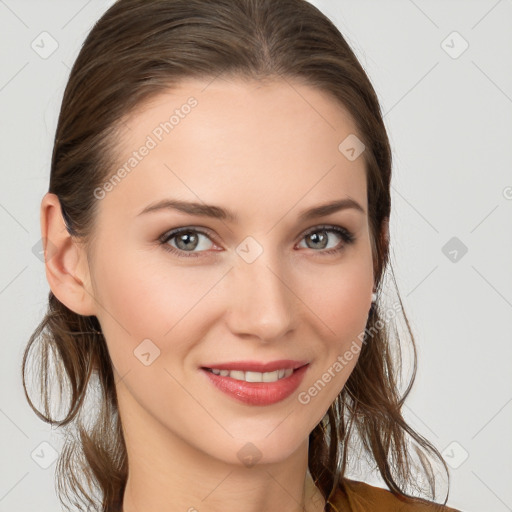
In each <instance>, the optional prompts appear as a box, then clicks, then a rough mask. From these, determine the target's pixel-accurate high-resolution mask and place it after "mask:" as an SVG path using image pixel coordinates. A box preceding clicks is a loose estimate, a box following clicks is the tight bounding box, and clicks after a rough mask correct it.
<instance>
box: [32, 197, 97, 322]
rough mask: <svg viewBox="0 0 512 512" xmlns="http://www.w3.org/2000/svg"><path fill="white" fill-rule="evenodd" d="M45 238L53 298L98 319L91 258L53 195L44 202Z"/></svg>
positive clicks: (43, 227) (44, 243)
mask: <svg viewBox="0 0 512 512" xmlns="http://www.w3.org/2000/svg"><path fill="white" fill-rule="evenodd" d="M41 235H42V241H43V247H44V256H45V267H46V279H47V280H48V283H49V285H50V288H51V290H52V292H53V294H54V295H55V296H56V297H57V299H59V301H60V302H62V303H63V304H64V305H65V306H67V307H68V308H69V309H70V310H72V311H74V312H75V313H78V314H79V315H84V316H90V315H96V311H97V307H96V301H95V299H94V296H93V292H92V289H91V287H90V282H91V280H90V275H89V266H88V263H87V255H86V253H85V250H84V249H83V246H82V245H81V244H78V243H77V241H76V239H74V238H72V237H71V235H70V234H69V233H68V231H67V228H66V224H65V222H64V218H63V216H62V210H61V207H60V202H59V198H58V197H57V195H55V194H52V193H50V192H48V193H47V194H45V196H44V197H43V200H42V202H41Z"/></svg>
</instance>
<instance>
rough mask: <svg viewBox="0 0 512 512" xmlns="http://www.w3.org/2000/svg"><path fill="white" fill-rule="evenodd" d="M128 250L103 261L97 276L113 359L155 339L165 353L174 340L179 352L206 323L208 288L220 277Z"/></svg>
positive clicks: (152, 254)
mask: <svg viewBox="0 0 512 512" xmlns="http://www.w3.org/2000/svg"><path fill="white" fill-rule="evenodd" d="M158 250H161V249H155V251H158ZM118 253H119V254H121V253H122V252H121V251H118ZM124 254H127V256H125V257H124V258H123V257H120V258H116V259H115V261H111V262H108V261H104V262H102V264H101V265H100V267H99V272H97V273H96V279H95V280H96V281H97V282H98V283H99V291H100V295H99V302H100V303H101V305H102V306H103V308H101V309H102V314H101V321H102V322H101V323H102V327H103V328H104V332H105V335H106V338H107V340H114V341H115V343H113V346H112V347H111V351H112V353H113V354H112V359H113V360H114V362H115V361H116V359H117V360H118V361H120V359H119V358H122V359H126V358H127V357H129V356H131V355H133V350H134V349H135V348H136V347H137V346H138V345H139V344H140V343H141V342H142V341H143V340H144V339H150V340H152V341H153V342H154V343H155V344H156V345H157V346H158V347H159V349H160V350H161V351H165V347H166V344H169V342H170V341H171V340H172V348H173V353H175V354H176V353H179V352H180V345H186V344H187V339H188V338H189V337H190V335H191V333H192V331H193V326H194V325H196V326H201V325H205V324H206V322H205V311H206V310H205V307H206V305H207V301H208V298H207V295H208V291H209V290H210V289H211V288H212V286H214V284H215V282H216V281H218V279H219V276H217V273H216V272H211V271H210V272H209V273H206V272H205V271H202V270H201V269H199V268H198V267H195V268H190V267H189V268H186V267H185V266H181V267H180V266H177V265H176V264H171V263H168V262H166V258H165V257H160V256H158V257H156V255H155V254H154V253H142V252H137V251H133V250H132V252H131V253H130V252H129V251H128V250H126V251H125V253H124ZM220 274H221V272H220V271H219V275H220ZM198 313H200V316H201V319H202V320H201V321H199V319H198V318H197V315H198ZM201 322H202V323H201ZM184 330H186V333H188V334H186V333H185V332H184ZM121 340H122V341H121ZM127 345H129V347H127ZM162 355H163V354H162ZM116 366H117V365H116Z"/></svg>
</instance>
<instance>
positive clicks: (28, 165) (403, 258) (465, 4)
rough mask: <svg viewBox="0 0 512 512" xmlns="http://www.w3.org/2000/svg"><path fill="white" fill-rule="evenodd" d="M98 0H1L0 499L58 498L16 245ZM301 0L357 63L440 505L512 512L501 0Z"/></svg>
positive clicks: (507, 64)
mask: <svg viewBox="0 0 512 512" xmlns="http://www.w3.org/2000/svg"><path fill="white" fill-rule="evenodd" d="M111 3H112V1H106V0H89V1H86V0H83V1H75V0H65V1H63V0H51V1H50V0H45V1H43V0H37V1H35V0H34V1H28V0H25V1H24V0H0V40H1V45H0V52H1V54H0V63H1V66H0V108H1V118H0V119H1V124H0V130H1V132H0V140H1V144H2V152H1V155H2V164H1V171H0V180H1V186H0V227H1V237H2V242H1V246H2V250H1V259H0V311H1V315H2V326H3V332H4V335H3V339H2V349H3V350H2V355H3V357H2V359H1V362H0V364H1V369H0V372H1V379H2V381H1V387H0V390H1V400H0V432H1V436H0V443H1V444H0V460H1V461H2V462H1V473H0V512H7V511H9V512H11V511H20V512H29V511H35V510H37V511H41V512H46V511H48V512H50V511H57V510H61V507H60V503H59V501H58V500H57V497H56V493H55V489H54V470H55V462H53V463H51V464H50V465H49V467H48V468H47V469H44V468H42V467H41V464H43V463H44V462H47V463H50V462H51V460H52V448H51V447H50V446H48V445H46V444H43V445H41V443H49V444H50V445H51V446H52V447H53V448H54V449H55V450H58V449H59V446H60V445H59V438H58V437H57V436H56V435H55V432H54V431H52V430H51V429H50V427H49V426H47V425H46V424H44V423H43V422H41V421H40V420H39V419H37V417H36V416H35V415H34V414H33V412H32V410H31V409H30V408H29V407H28V405H27V403H26V400H25V397H24V393H23V389H22V386H21V376H20V368H21V356H22V352H23V349H24V347H25V344H26V342H27V340H28V338H29V336H30V334H31V333H32V332H33V330H34V328H35V327H36V325H37V323H38V322H39V321H40V319H41V318H42V315H43V313H44V311H45V307H46V299H47V294H48V291H49V287H48V283H47V281H46V276H45V272H44V265H43V263H42V262H41V261H40V260H39V259H38V258H37V257H36V256H35V255H34V254H33V252H32V248H33V247H34V245H36V244H37V243H38V242H39V239H40V235H41V233H40V220H39V207H40V202H41V199H42V196H43V195H44V193H45V192H46V191H47V189H48V180H49V168H50V158H51V150H52V140H53V137H54V133H55V127H56V122H57V115H58V112H59V108H60V101H61V99H62V94H63V91H64V87H65V84H66V80H67V77H68V74H69V70H70V67H71V65H72V63H73V61H74V59H75V58H76V55H77V53H78V51H79V48H80V45H81V44H82V42H83V40H84V38H85V36H86V34H87V33H88V31H89V30H90V28H91V27H92V25H93V23H94V22H95V21H96V20H97V19H98V18H99V17H100V16H101V14H102V13H103V12H104V11H105V10H106V9H107V8H108V7H109V6H110V5H111ZM312 3H314V5H316V6H317V7H319V8H320V9H321V10H322V11H323V12H324V13H325V14H327V15H328V16H329V17H330V18H331V19H332V20H333V21H334V22H335V23H336V24H337V26H338V27H339V28H340V30H341V32H342V33H343V35H344V36H345V37H346V39H347V41H348V42H349V44H350V45H351V46H352V48H353V49H354V51H355V52H356V54H357V56H358V58H359V59H360V61H361V64H362V65H363V67H364V68H365V69H366V71H367V73H368V75H369V77H370V80H371V81H372V83H373V85H374V87H375V89H376V91H377V94H378V95H379V98H380V100H381V104H382V110H383V112H384V114H385V121H386V125H387V128H388V131H389V136H390V138H391V142H392V146H393V151H394V155H393V156H394V168H393V170H394V178H393V182H392V187H393V188H392V194H393V196H392V199H393V206H392V208H393V209H392V219H391V237H392V245H393V249H392V263H393V266H394V269H395V272H396V276H397V279H398V285H399V290H400V292H401V295H402V298H403V300H404V306H405V308H406V312H407V314H408V315H409V318H410V320H411V322H412V328H413V332H414V334H415V337H416V341H417V344H418V350H419V369H418V376H417V380H416V384H415V387H414V388H413V392H412V394H411V396H410V399H409V401H408V402H406V404H407V405H406V407H405V416H406V419H408V420H409V421H410V423H411V424H412V426H413V427H414V428H416V429H417V430H418V431H419V432H420V433H421V434H423V435H424V436H426V437H427V438H428V439H430V440H431V441H432V442H433V443H434V444H435V446H436V447H437V448H438V449H439V450H440V451H442V452H443V453H444V455H445V457H446V460H447V462H448V463H449V464H451V466H452V469H451V478H452V485H451V490H450V499H449V501H448V504H449V505H451V506H453V507H455V508H459V509H462V510H463V511H467V512H477V511H478V512H479V511H483V510H485V511H486V512H505V511H507V510H509V511H512V486H511V485H510V484H511V482H512V462H511V461H512V435H511V432H512V429H511V426H512V403H511V402H512V378H511V369H512V343H511V342H512V336H511V327H512V325H511V324H512V322H511V320H512V270H511V269H512V257H511V256H512V0H500V1H495V0H478V1H477V0H473V1H468V0H459V1H454V0H450V1H447V0H435V1H434V0H429V1H426V0H415V1H412V0H386V2H383V1H377V0H364V1H363V0H357V1H356V0H324V1H320V0H317V1H314V2H312ZM454 31H456V32H457V33H458V34H453V32H454ZM42 32H48V33H49V34H50V35H51V38H53V39H54V40H55V41H56V42H57V44H58V48H57V49H56V50H55V51H54V53H52V54H51V55H49V56H47V58H43V57H42V56H40V54H38V53H37V52H36V51H35V50H34V49H33V48H32V46H31V45H32V44H34V46H35V45H36V44H39V48H40V50H39V52H42V51H43V48H42V46H43V43H42V42H41V38H46V39H44V41H45V44H44V48H45V50H46V51H48V50H50V49H51V40H50V38H49V36H46V35H41V33H42ZM34 41H35V42H34ZM443 41H444V42H443ZM33 42H34V43H33ZM465 42H466V43H467V44H468V45H469V46H468V48H467V49H466V50H465V51H464V52H462V53H461V50H463V49H464V46H465ZM453 237H456V240H452V242H450V244H449V245H448V246H447V247H445V244H447V243H448V242H449V241H450V240H451V239H452V238H453ZM462 244H464V246H465V247H466V248H467V253H465V254H463V251H461V248H462V247H463V246H462ZM443 248H444V249H443ZM454 250H455V251H457V252H453V251H454ZM454 260H455V261H454ZM36 461H37V462H36ZM368 481H369V482H370V483H376V484H379V485H381V486H384V485H383V484H382V482H379V479H378V478H376V477H371V478H369V479H368Z"/></svg>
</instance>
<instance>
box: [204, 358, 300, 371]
mask: <svg viewBox="0 0 512 512" xmlns="http://www.w3.org/2000/svg"><path fill="white" fill-rule="evenodd" d="M308 362H309V361H298V360H293V359H279V360H277V361H269V362H267V363H263V362H260V361H232V362H228V363H211V364H207V365H203V366H201V368H204V369H208V370H211V369H212V368H215V369H217V370H230V371H231V370H239V371H242V372H261V373H265V372H273V371H275V370H281V369H286V368H292V369H293V370H296V369H298V368H301V367H302V366H305V365H307V364H308Z"/></svg>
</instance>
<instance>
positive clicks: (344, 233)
mask: <svg viewBox="0 0 512 512" xmlns="http://www.w3.org/2000/svg"><path fill="white" fill-rule="evenodd" d="M319 231H326V232H334V233H336V234H337V235H339V236H340V237H341V238H342V239H343V241H344V242H345V243H344V244H342V245H341V247H338V248H333V249H325V250H323V251H322V250H321V251H314V252H319V253H320V254H323V255H327V256H329V255H334V254H337V253H339V252H341V251H342V250H343V249H344V248H345V246H346V245H350V244H353V243H354V241H355V239H356V237H355V236H354V234H353V233H352V232H350V231H349V230H348V229H345V228H342V227H341V226H332V225H321V226H315V227H314V228H311V229H309V230H308V231H306V232H305V233H304V235H303V238H305V237H307V236H308V235H311V234H313V233H317V232H319ZM182 233H199V234H201V235H204V236H206V237H208V238H210V239H211V237H210V234H209V233H208V232H207V231H204V230H202V229H197V228H191V227H184V228H177V229H174V230H172V231H167V232H165V233H164V234H163V235H162V236H160V237H159V239H158V240H159V242H160V244H161V245H162V246H163V249H164V250H165V251H167V252H170V253H172V254H175V255H177V256H178V257H180V258H181V257H183V258H196V257H198V256H199V255H200V254H201V253H202V252H205V251H199V252H198V253H193V252H190V253H187V251H183V250H181V249H177V248H175V247H172V246H170V245H169V244H168V242H169V241H170V240H172V239H173V238H175V237H177V236H179V235H180V234H182ZM212 241H213V240H212Z"/></svg>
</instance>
